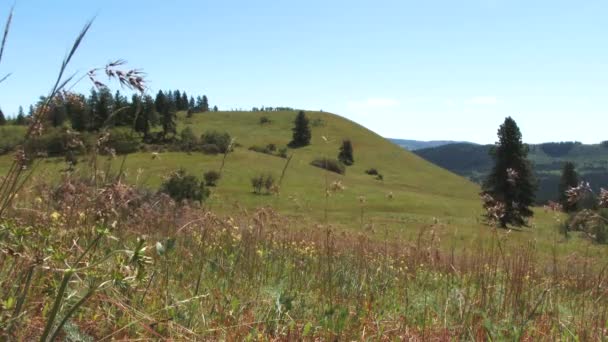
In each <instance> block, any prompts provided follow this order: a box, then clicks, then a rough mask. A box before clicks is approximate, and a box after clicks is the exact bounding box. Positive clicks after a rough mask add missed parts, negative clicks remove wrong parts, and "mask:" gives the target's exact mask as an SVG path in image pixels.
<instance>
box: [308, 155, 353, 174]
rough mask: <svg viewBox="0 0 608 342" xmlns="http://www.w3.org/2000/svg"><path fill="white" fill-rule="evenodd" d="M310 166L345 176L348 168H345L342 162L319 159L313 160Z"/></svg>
mask: <svg viewBox="0 0 608 342" xmlns="http://www.w3.org/2000/svg"><path fill="white" fill-rule="evenodd" d="M310 164H311V165H313V166H316V167H320V168H322V169H325V170H327V171H331V172H335V173H339V174H341V175H343V174H344V173H345V172H346V167H345V166H344V164H342V163H341V162H339V161H338V160H336V159H331V158H317V159H315V160H313V161H312V162H311V163H310Z"/></svg>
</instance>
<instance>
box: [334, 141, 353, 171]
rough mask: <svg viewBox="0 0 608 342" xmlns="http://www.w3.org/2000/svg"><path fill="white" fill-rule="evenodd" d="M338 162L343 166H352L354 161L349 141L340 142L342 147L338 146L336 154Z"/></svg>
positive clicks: (351, 145)
mask: <svg viewBox="0 0 608 342" xmlns="http://www.w3.org/2000/svg"><path fill="white" fill-rule="evenodd" d="M338 160H339V161H341V162H342V163H343V164H344V165H348V166H350V165H353V164H354V163H355V159H354V158H353V144H352V143H351V142H350V140H349V139H346V140H343V141H342V146H340V153H339V154H338Z"/></svg>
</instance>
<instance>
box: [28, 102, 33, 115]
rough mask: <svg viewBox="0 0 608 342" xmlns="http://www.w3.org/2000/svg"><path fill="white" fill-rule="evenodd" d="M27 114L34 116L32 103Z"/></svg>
mask: <svg viewBox="0 0 608 342" xmlns="http://www.w3.org/2000/svg"><path fill="white" fill-rule="evenodd" d="M27 116H29V117H32V116H34V105H30V109H29V111H28V112H27Z"/></svg>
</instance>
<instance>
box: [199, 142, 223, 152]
mask: <svg viewBox="0 0 608 342" xmlns="http://www.w3.org/2000/svg"><path fill="white" fill-rule="evenodd" d="M201 151H202V152H203V153H204V154H218V153H220V148H219V147H217V145H216V144H204V145H201Z"/></svg>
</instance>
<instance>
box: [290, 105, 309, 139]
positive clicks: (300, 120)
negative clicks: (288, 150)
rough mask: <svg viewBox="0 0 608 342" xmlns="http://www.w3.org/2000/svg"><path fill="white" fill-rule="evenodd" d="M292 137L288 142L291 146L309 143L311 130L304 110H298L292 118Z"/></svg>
mask: <svg viewBox="0 0 608 342" xmlns="http://www.w3.org/2000/svg"><path fill="white" fill-rule="evenodd" d="M292 131H293V138H292V140H291V142H290V143H289V146H291V147H302V146H306V145H309V144H310V138H311V132H310V126H309V124H308V118H307V117H306V114H305V113H304V111H300V112H299V113H298V115H296V119H295V120H294V127H293V129H292Z"/></svg>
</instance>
